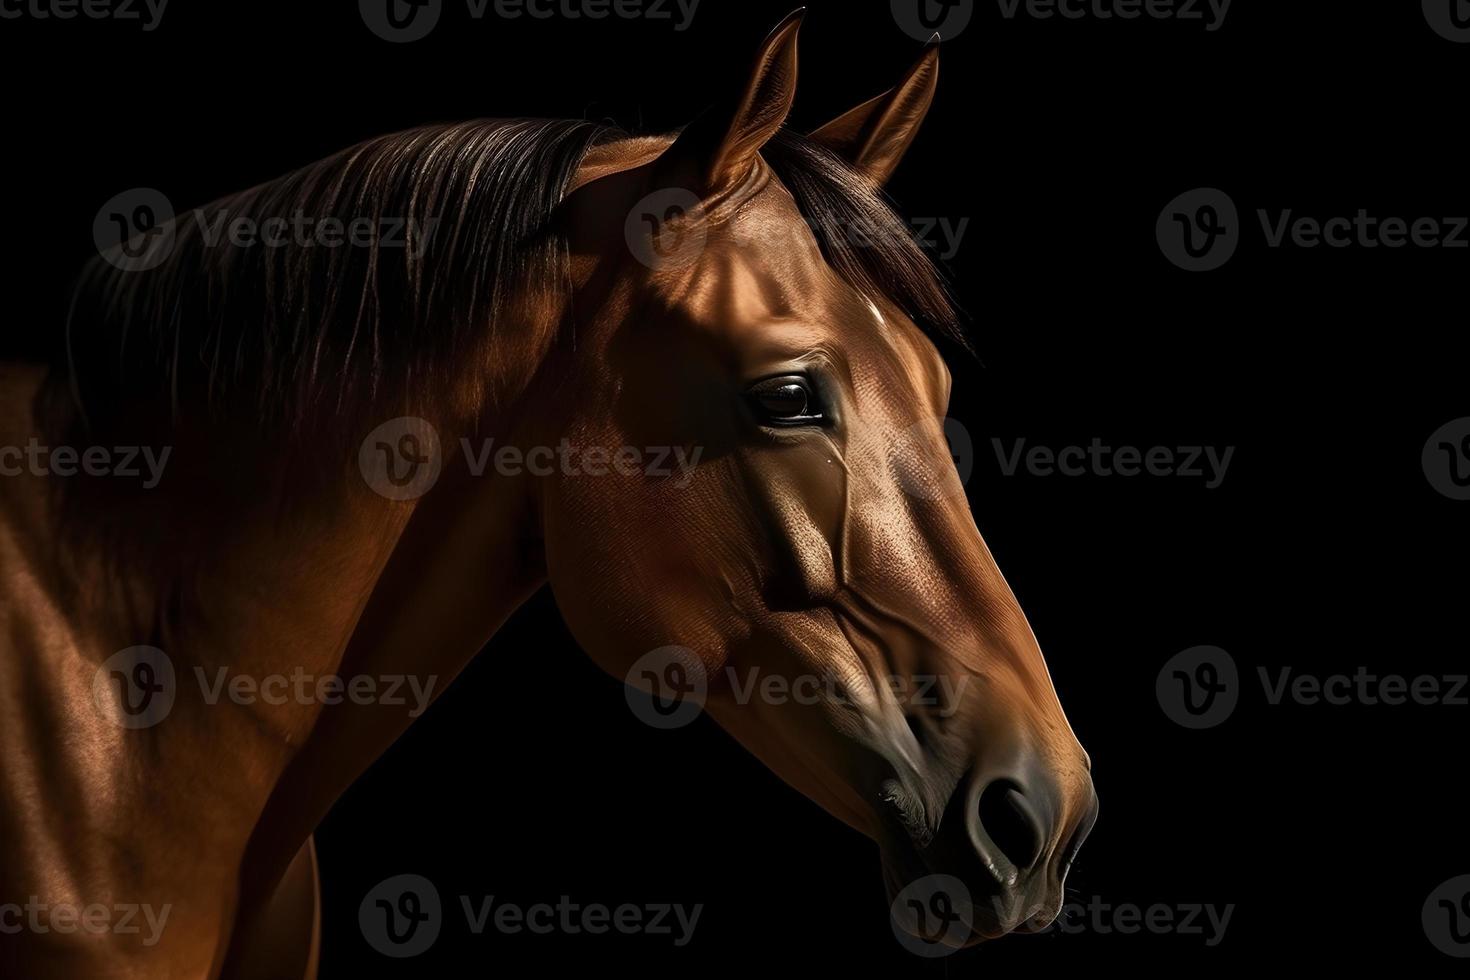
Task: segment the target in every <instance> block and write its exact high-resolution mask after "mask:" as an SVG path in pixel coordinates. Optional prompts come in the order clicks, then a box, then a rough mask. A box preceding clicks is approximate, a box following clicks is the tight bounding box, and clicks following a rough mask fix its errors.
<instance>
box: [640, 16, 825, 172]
mask: <svg viewBox="0 0 1470 980" xmlns="http://www.w3.org/2000/svg"><path fill="white" fill-rule="evenodd" d="M805 15H806V8H805V7H802V8H800V9H798V10H796V11H794V12H793V13H791V14H790V15H788V16H787V17H786V19H785V20H783V21H781V23H780V24H778V25H777V26H776V29H775V30H773V31H772V32H771V33H770V35H769V36H768V37H767V38H766V40H765V43H764V44H762V45H761V50H760V53H759V54H758V55H757V56H756V59H755V66H754V68H753V69H752V70H751V73H750V77H749V79H747V80H746V82H745V84H744V86H743V87H742V88H741V89H740V90H739V92H738V93H737V95H736V96H735V98H733V99H732V100H729V101H728V102H726V103H724V104H722V105H721V106H719V107H717V108H716V109H713V110H711V111H710V112H709V113H706V114H705V115H704V116H702V117H700V118H699V119H697V120H695V121H694V122H693V123H691V124H690V125H688V126H687V127H685V129H684V131H683V132H682V133H680V134H679V138H678V139H677V140H675V142H674V145H673V146H672V147H671V148H670V149H669V156H671V157H672V158H673V159H676V160H678V161H680V162H681V163H682V162H686V161H689V160H693V161H694V164H695V166H697V167H698V168H699V177H700V179H701V180H702V181H703V185H704V186H703V187H701V188H700V189H701V190H703V191H705V192H706V193H711V194H713V193H716V192H718V191H720V190H723V189H725V188H727V187H730V186H732V185H734V184H737V183H739V182H740V181H741V180H743V179H744V178H745V176H746V175H747V174H749V173H750V169H751V167H752V166H754V165H755V160H756V156H757V155H758V154H759V153H760V149H761V147H762V146H764V145H765V144H766V141H767V140H769V139H770V138H771V137H772V136H775V135H776V132H777V131H778V130H779V129H780V128H781V126H782V124H784V123H785V122H786V116H787V114H788V113H790V112H791V103H792V102H793V101H794V100H795V98H796V35H797V32H798V30H799V29H800V28H801V21H802V18H803V17H804V16H805Z"/></svg>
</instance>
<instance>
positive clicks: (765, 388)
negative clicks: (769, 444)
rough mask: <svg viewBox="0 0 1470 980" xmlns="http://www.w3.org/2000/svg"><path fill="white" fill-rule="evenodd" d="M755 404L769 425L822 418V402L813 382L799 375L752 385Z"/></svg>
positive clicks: (751, 393)
mask: <svg viewBox="0 0 1470 980" xmlns="http://www.w3.org/2000/svg"><path fill="white" fill-rule="evenodd" d="M749 397H750V403H751V407H752V408H754V409H755V413H756V415H757V416H758V417H759V418H760V420H761V421H762V422H763V423H765V424H767V425H815V424H817V423H819V422H821V421H822V411H821V406H820V405H819V404H818V403H817V396H816V393H815V392H813V391H812V387H811V383H810V382H808V381H807V379H806V378H803V377H800V376H799V375H791V376H789V377H783V378H767V379H766V380H764V381H758V382H756V383H755V384H754V385H751V387H750V391H749Z"/></svg>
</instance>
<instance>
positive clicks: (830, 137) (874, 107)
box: [811, 34, 939, 184]
mask: <svg viewBox="0 0 1470 980" xmlns="http://www.w3.org/2000/svg"><path fill="white" fill-rule="evenodd" d="M938 84H939V35H938V34H935V35H934V37H933V38H931V39H930V41H929V46H928V47H926V48H925V49H924V53H923V55H922V56H920V58H919V60H918V61H917V62H915V64H914V66H913V67H912V68H910V69H909V70H908V73H907V74H906V75H904V77H903V81H901V82H899V83H898V85H897V86H896V87H894V88H892V89H890V90H888V91H887V92H884V93H883V94H882V95H880V96H878V97H877V98H876V99H871V100H869V101H867V102H864V103H863V104H862V105H860V106H858V107H857V108H856V109H850V110H848V111H847V112H845V113H843V114H842V115H840V116H838V117H837V118H836V119H834V120H832V121H831V122H829V123H828V124H827V125H825V126H823V127H822V128H821V129H818V130H817V131H816V132H814V133H812V134H811V138H812V139H813V140H815V141H816V142H818V143H820V144H822V145H823V146H825V147H827V149H829V150H831V151H833V152H834V153H836V154H837V155H838V156H840V157H842V158H843V159H844V160H846V161H847V162H848V163H850V164H852V165H853V166H854V167H856V168H857V170H858V171H859V172H861V173H863V174H865V175H867V176H868V177H869V178H870V179H871V180H872V181H873V182H874V183H877V184H883V183H886V182H887V181H888V178H889V177H891V176H892V175H893V171H894V170H896V169H898V162H899V161H900V160H902V159H903V155H904V153H905V152H907V151H908V148H909V145H910V144H911V143H913V141H914V137H915V136H917V135H918V133H919V127H920V126H921V125H923V122H924V116H925V115H927V114H928V112H929V105H930V104H931V103H932V102H933V101H934V89H935V88H936V86H937V85H938Z"/></svg>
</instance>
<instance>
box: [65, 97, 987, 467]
mask: <svg viewBox="0 0 1470 980" xmlns="http://www.w3.org/2000/svg"><path fill="white" fill-rule="evenodd" d="M624 135H625V134H623V133H622V132H621V131H619V130H616V129H613V128H611V127H607V126H603V125H599V124H595V123H591V122H585V121H552V120H531V119H500V120H476V121H471V122H464V123H457V124H444V125H433V126H425V127H421V128H418V129H412V130H408V131H405V132H401V133H396V134H392V135H388V136H383V137H379V138H376V139H372V140H369V141H367V142H364V143H362V144H360V145H358V146H355V147H351V148H348V149H346V150H342V151H340V152H338V153H336V154H334V155H332V156H329V157H327V158H325V159H323V160H321V161H318V162H316V163H313V164H310V165H308V166H306V167H303V168H301V169H299V170H296V171H294V172H292V173H289V174H287V175H285V176H283V177H280V178H278V179H276V180H273V181H269V182H267V183H264V184H261V185H258V186H256V187H253V188H251V189H249V190H245V191H242V192H240V193H237V194H233V195H230V196H227V197H224V198H221V199H220V200H217V201H215V202H213V203H212V204H208V205H205V206H203V207H201V208H196V209H193V210H191V211H189V212H185V213H184V214H181V215H179V216H178V217H177V218H176V219H175V220H174V222H173V235H174V238H173V244H172V248H171V250H170V251H169V252H168V254H167V256H166V257H165V258H164V259H163V261H162V262H160V263H159V264H158V265H156V266H154V267H153V268H149V269H142V270H140V269H129V268H125V267H119V265H120V264H121V265H125V263H119V262H117V261H110V260H109V258H108V257H107V256H99V257H96V258H94V259H93V260H92V261H91V262H90V263H89V264H88V266H87V267H86V269H85V270H84V271H83V273H82V275H81V277H80V279H79V281H78V283H77V286H76V289H75V290H74V293H73V299H72V306H71V311H70V315H69V317H68V321H67V324H66V334H65V340H66V345H65V353H64V363H63V364H62V365H60V367H61V368H62V370H61V371H60V372H53V379H54V380H53V387H55V388H58V389H61V390H59V391H55V392H53V393H52V394H51V396H50V398H49V400H48V403H49V404H55V403H57V402H58V401H62V402H65V403H67V404H68V406H69V409H70V411H67V412H65V413H64V415H65V417H66V418H67V419H68V425H69V426H74V425H76V424H78V423H80V424H81V425H82V426H84V427H85V428H87V429H88V430H91V431H92V434H93V435H94V436H95V435H97V434H98V433H97V432H96V431H95V430H96V427H97V426H98V425H99V424H101V425H102V426H103V427H104V428H106V427H108V424H109V422H110V420H117V419H122V418H123V417H125V416H126V417H128V418H129V419H130V420H131V421H133V422H139V421H142V422H143V423H144V425H145V426H147V427H150V428H156V427H157V421H158V420H159V419H162V424H163V427H164V428H167V427H168V426H169V425H171V424H174V423H176V422H177V421H178V420H180V419H181V418H193V419H199V418H200V417H201V415H203V416H204V417H206V418H207V417H209V416H212V415H215V414H223V415H225V416H226V417H228V418H231V419H234V420H237V421H239V420H244V421H245V422H246V424H247V425H248V426H249V427H250V429H251V431H254V432H258V433H284V434H289V433H293V432H295V433H299V432H302V431H305V430H308V429H310V430H313V431H317V432H320V427H321V426H323V425H326V424H329V423H330V424H334V425H337V426H338V427H345V426H344V423H345V422H346V420H348V419H349V418H351V417H352V416H353V415H354V413H361V412H365V411H367V410H369V408H371V410H372V411H374V412H375V413H376V414H377V416H379V420H380V419H381V418H386V417H388V415H385V414H383V413H384V412H385V411H392V410H395V409H396V410H398V413H399V414H417V413H423V414H440V413H445V412H448V413H453V414H455V415H459V416H468V417H472V416H474V414H475V413H476V412H478V411H480V410H482V409H483V408H484V407H485V405H486V404H487V403H490V402H493V400H494V399H495V398H496V397H497V396H498V395H499V394H503V392H501V391H498V390H497V385H500V386H504V384H505V383H506V380H507V379H506V374H507V371H506V363H507V362H509V361H510V360H511V359H512V358H513V355H515V354H516V353H517V352H522V356H523V352H524V351H525V350H527V349H533V350H534V349H539V347H538V345H544V344H546V343H548V342H549V341H550V339H551V338H550V337H549V336H546V335H545V334H546V333H547V331H548V330H551V331H554V329H555V326H556V325H555V324H554V323H553V324H534V325H533V326H532V328H531V329H533V330H534V331H539V333H538V334H537V335H536V336H532V337H527V336H525V331H526V325H527V323H529V321H530V319H531V316H530V315H529V314H528V313H527V311H528V310H531V309H534V308H535V307H536V301H538V300H541V299H545V298H557V297H559V296H561V295H563V294H564V293H565V291H566V289H567V284H568V283H569V281H570V277H569V259H568V255H567V248H566V244H565V241H564V239H563V238H562V237H561V236H560V235H559V234H557V233H556V231H555V228H554V222H553V220H552V219H553V216H554V214H555V212H556V209H557V206H558V205H559V204H560V202H561V200H562V198H563V196H564V194H565V192H566V189H567V187H568V186H569V184H570V182H571V180H572V178H573V177H574V175H575V174H576V172H577V169H578V167H579V165H580V163H581V161H582V159H583V157H584V156H585V155H586V153H587V151H588V150H589V149H590V148H592V147H593V146H595V145H598V144H600V143H602V142H605V141H609V140H613V139H618V138H622V137H624ZM763 154H764V156H765V157H766V159H767V161H768V163H769V164H770V165H771V167H772V169H773V170H774V171H775V173H776V175H777V176H778V177H779V178H780V179H781V181H782V182H783V183H784V184H785V186H786V187H787V188H788V189H789V190H790V191H791V193H792V195H793V197H794V198H795V200H796V202H797V205H798V207H799V208H800V210H801V211H802V213H803V215H804V216H805V218H806V219H807V222H808V223H809V225H810V227H811V228H812V230H813V232H814V234H816V236H817V238H818V240H819V242H820V243H821V246H822V248H823V250H824V252H825V254H826V255H827V257H828V259H829V261H830V262H831V263H832V265H833V266H834V268H835V269H836V270H837V271H838V272H839V274H841V275H843V276H844V277H846V278H847V279H848V281H849V282H850V283H851V284H852V285H854V287H855V288H858V289H860V290H862V291H864V292H866V293H868V294H874V293H881V294H883V295H886V296H888V297H889V299H890V300H892V301H893V302H895V303H896V304H897V305H898V306H899V307H900V308H902V309H904V310H905V311H906V312H908V313H909V314H910V315H911V316H913V317H914V319H916V320H917V321H919V322H920V323H921V324H924V325H926V326H928V327H931V328H933V327H937V328H938V329H939V331H940V332H942V333H944V334H946V335H948V336H951V337H954V338H956V339H962V338H961V336H960V333H959V330H958V328H957V327H956V317H955V314H954V311H953V308H952V306H951V304H950V301H949V298H948V294H947V292H946V290H945V287H944V285H943V282H942V280H941V278H940V277H939V274H938V273H937V271H936V269H935V267H934V265H933V264H932V263H931V262H930V260H929V258H928V257H927V256H926V255H925V253H924V252H923V250H922V248H921V247H920V246H919V244H918V242H917V241H916V240H915V237H914V236H913V234H912V233H911V232H910V230H909V228H908V226H907V225H906V224H905V223H904V222H903V221H902V219H900V218H899V217H898V216H897V215H896V214H895V213H894V211H893V210H892V209H891V208H890V207H889V206H888V204H887V203H885V202H884V200H883V199H882V197H881V196H880V194H879V192H878V190H877V189H876V188H875V187H873V186H872V185H871V184H870V183H869V182H868V181H866V180H865V179H864V178H862V177H861V176H860V175H858V174H857V172H856V171H854V170H853V169H851V168H850V167H848V166H847V165H846V164H845V163H844V162H842V161H841V160H840V159H839V158H837V157H836V156H835V155H833V154H831V153H829V152H828V151H826V150H825V149H823V148H822V147H820V146H818V145H817V144H816V143H814V142H812V141H810V140H808V139H806V138H805V137H802V136H799V135H797V134H795V133H792V132H789V131H786V132H782V133H781V134H779V135H778V136H777V137H776V138H775V139H774V140H772V141H771V142H770V143H768V144H767V146H766V147H765V149H764V151H763ZM298 215H300V216H305V217H306V218H307V219H308V220H309V221H312V222H319V221H321V219H324V218H335V219H337V220H338V221H340V222H342V223H343V224H344V225H345V224H348V223H350V222H352V221H354V220H360V219H364V218H366V219H368V222H369V226H370V227H371V228H373V229H376V230H377V231H378V232H384V231H387V230H388V229H389V228H390V227H391V226H392V225H393V224H395V223H401V225H402V228H403V230H402V231H401V232H400V233H399V237H400V238H401V239H402V241H401V242H397V243H395V242H392V241H384V240H383V239H382V237H381V236H380V234H377V233H375V234H372V235H371V236H370V240H369V241H368V242H367V243H366V244H365V245H360V244H347V243H341V244H338V245H336V246H335V247H327V246H323V245H321V244H316V243H307V244H303V243H301V242H300V241H296V240H294V239H293V240H289V241H286V242H285V243H284V244H277V245H271V246H264V245H261V244H256V245H254V246H252V247H236V246H233V245H231V244H230V242H229V240H228V237H227V235H228V231H227V229H228V228H229V226H230V223H232V222H235V221H239V220H242V219H243V220H248V221H252V222H255V223H257V226H259V224H260V223H263V222H266V221H267V220H268V219H280V218H286V219H291V218H292V217H293V216H298ZM431 222H432V223H433V224H432V225H431V224H430V223H431ZM428 228H432V232H431V233H428V234H425V233H424V231H425V229H428ZM415 229H417V231H415ZM211 236H219V237H218V238H216V239H214V240H211ZM112 259H114V260H115V259H116V256H115V255H114V256H112ZM523 314H525V315H523ZM57 374H59V375H61V377H59V378H57V377H56V375H57ZM520 380H521V381H524V379H520ZM139 406H145V407H144V408H143V409H142V410H141V414H142V416H143V418H142V419H140V418H139V416H140V408H139ZM149 420H152V423H153V424H151V425H150V424H149ZM317 448H318V449H320V448H322V447H320V446H319V447H317Z"/></svg>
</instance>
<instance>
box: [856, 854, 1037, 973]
mask: <svg viewBox="0 0 1470 980" xmlns="http://www.w3.org/2000/svg"><path fill="white" fill-rule="evenodd" d="M882 863H883V882H884V885H885V886H886V887H887V891H888V902H889V907H890V918H891V921H892V923H893V924H894V925H895V926H896V927H898V928H902V929H903V930H904V931H905V932H906V933H907V934H908V935H910V936H912V937H913V938H915V939H920V940H925V941H926V942H936V941H937V942H938V944H940V945H944V946H948V947H951V948H954V949H969V948H971V947H974V946H978V945H980V944H981V943H984V942H989V941H991V940H994V939H1000V938H1002V937H1004V936H1007V935H1010V934H1011V933H1018V934H1022V935H1025V934H1029V933H1038V932H1042V931H1044V930H1045V929H1046V928H1047V927H1048V926H1050V925H1051V924H1052V922H1053V921H1054V920H1055V919H1056V917H1057V916H1058V915H1059V914H1060V912H1061V901H1060V898H1058V899H1057V900H1056V901H1055V902H1054V903H1052V904H1053V905H1054V907H1049V908H1035V907H1033V908H1030V909H1024V908H1022V907H1021V905H1020V903H1019V902H1018V901H1017V900H1016V898H1015V897H1012V898H1011V899H1010V900H1007V898H1005V897H1003V896H1001V895H998V894H988V893H975V892H971V891H970V890H969V889H966V893H967V894H966V896H965V897H966V898H967V899H968V901H964V900H962V901H961V903H960V906H961V908H962V915H963V916H964V918H965V919H966V920H967V921H968V923H969V928H968V930H966V931H961V932H959V934H956V932H955V931H954V930H949V931H947V932H945V933H943V934H940V935H938V938H937V940H936V939H935V936H933V935H931V936H927V937H926V936H924V935H922V934H921V933H920V932H919V931H916V930H914V929H912V928H910V927H909V926H908V925H907V924H906V923H905V922H904V920H903V918H902V917H900V916H899V915H898V914H897V912H896V906H897V904H898V903H899V902H900V900H901V899H902V897H903V896H904V895H905V893H906V890H908V889H910V888H911V887H913V886H915V884H916V883H918V882H922V881H927V880H932V879H934V878H935V877H936V876H938V875H939V874H940V873H939V872H936V871H935V870H933V869H932V868H930V867H928V866H927V864H926V863H925V862H924V861H923V860H922V859H921V858H920V857H919V855H918V854H917V852H916V851H915V849H914V848H912V847H911V846H904V845H902V844H900V845H899V846H897V847H895V848H894V849H892V850H890V849H889V847H888V846H886V845H885V846H883V847H882Z"/></svg>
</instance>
